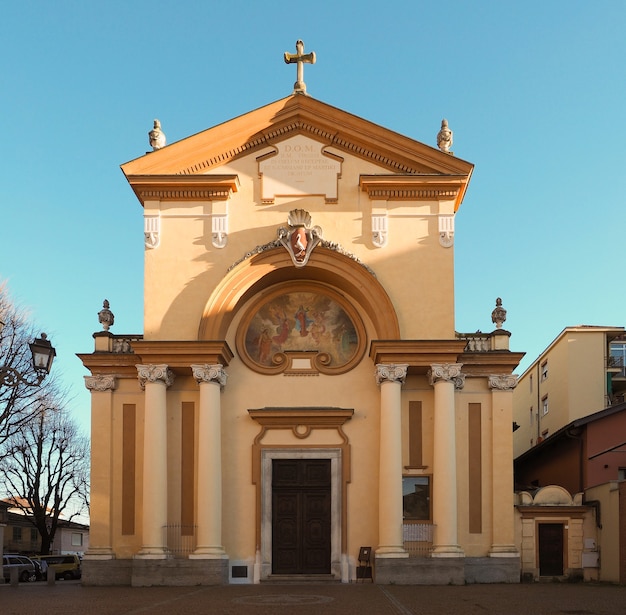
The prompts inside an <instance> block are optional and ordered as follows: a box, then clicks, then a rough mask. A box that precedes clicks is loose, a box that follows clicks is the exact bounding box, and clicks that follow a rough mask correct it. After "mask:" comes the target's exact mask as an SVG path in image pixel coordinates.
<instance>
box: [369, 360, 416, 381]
mask: <svg viewBox="0 0 626 615" xmlns="http://www.w3.org/2000/svg"><path fill="white" fill-rule="evenodd" d="M408 368H409V366H408V365H384V364H380V365H377V366H376V384H382V383H383V382H399V383H400V384H404V380H405V379H406V372H407V369H408Z"/></svg>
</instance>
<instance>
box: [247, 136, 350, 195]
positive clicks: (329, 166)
mask: <svg viewBox="0 0 626 615" xmlns="http://www.w3.org/2000/svg"><path fill="white" fill-rule="evenodd" d="M274 147H275V148H276V152H272V153H269V154H265V155H264V156H262V157H261V158H260V159H259V175H260V176H261V198H262V200H263V202H264V203H273V202H274V199H275V197H277V196H317V195H319V196H323V197H324V198H325V199H326V202H327V203H336V202H337V180H338V178H339V177H340V175H341V162H342V158H340V157H339V156H336V155H334V154H331V153H329V152H324V145H323V144H322V143H319V142H318V141H315V140H313V139H309V138H308V137H305V136H303V135H297V136H295V137H291V138H289V139H286V140H285V141H281V142H280V143H278V144H277V145H275V146H274Z"/></svg>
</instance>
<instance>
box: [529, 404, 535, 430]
mask: <svg viewBox="0 0 626 615" xmlns="http://www.w3.org/2000/svg"><path fill="white" fill-rule="evenodd" d="M534 414H535V413H534V412H533V407H532V406H531V407H530V424H531V426H532V424H533V418H534Z"/></svg>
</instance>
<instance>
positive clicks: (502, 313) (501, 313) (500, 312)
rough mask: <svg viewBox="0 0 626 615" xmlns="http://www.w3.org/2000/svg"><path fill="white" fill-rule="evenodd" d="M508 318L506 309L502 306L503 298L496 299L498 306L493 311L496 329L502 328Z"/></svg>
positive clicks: (492, 319) (492, 318)
mask: <svg viewBox="0 0 626 615" xmlns="http://www.w3.org/2000/svg"><path fill="white" fill-rule="evenodd" d="M505 320H506V310H505V309H504V308H503V307H502V299H500V297H498V298H497V299H496V307H495V309H494V310H493V312H491V322H493V323H494V324H495V325H496V329H502V324H503V323H504V321H505Z"/></svg>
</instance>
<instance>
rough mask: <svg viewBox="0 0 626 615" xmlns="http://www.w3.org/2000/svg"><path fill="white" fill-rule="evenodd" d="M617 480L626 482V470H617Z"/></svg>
mask: <svg viewBox="0 0 626 615" xmlns="http://www.w3.org/2000/svg"><path fill="white" fill-rule="evenodd" d="M617 480H626V468H619V469H618V470H617Z"/></svg>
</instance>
